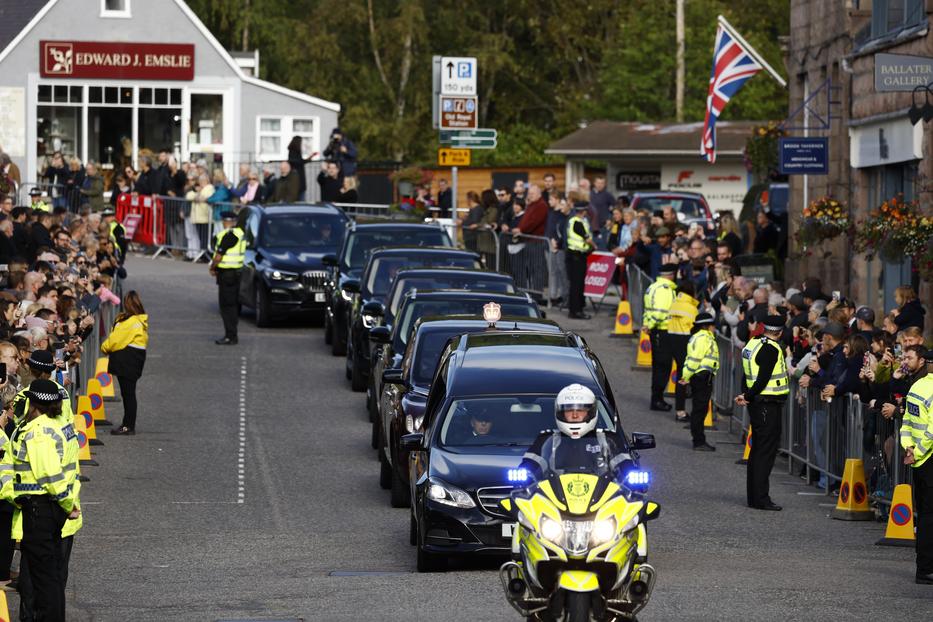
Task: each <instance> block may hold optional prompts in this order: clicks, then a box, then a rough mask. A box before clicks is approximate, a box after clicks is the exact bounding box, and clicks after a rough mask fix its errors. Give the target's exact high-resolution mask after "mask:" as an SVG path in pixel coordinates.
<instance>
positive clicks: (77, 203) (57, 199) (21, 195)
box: [15, 181, 88, 214]
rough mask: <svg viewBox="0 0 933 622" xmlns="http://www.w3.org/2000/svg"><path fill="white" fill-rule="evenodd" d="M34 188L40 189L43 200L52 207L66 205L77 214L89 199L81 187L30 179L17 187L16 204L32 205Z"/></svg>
mask: <svg viewBox="0 0 933 622" xmlns="http://www.w3.org/2000/svg"><path fill="white" fill-rule="evenodd" d="M34 189H38V190H40V191H41V192H42V193H43V195H42V200H43V201H44V202H45V203H46V204H47V205H48V206H49V207H51V208H52V209H54V208H56V207H59V206H64V207H65V208H66V209H67V210H68V211H69V212H71V213H73V214H76V213H77V212H78V209H79V208H80V207H81V206H82V205H83V204H85V203H88V199H87V198H85V196H84V195H82V194H81V192H80V190H81V189H80V187H76V186H72V185H64V184H51V183H47V182H44V181H28V182H23V183H21V184H20V185H19V186H18V187H17V189H16V197H15V200H16V205H22V206H26V207H28V206H29V205H32V197H31V196H30V194H29V193H30V192H32V191H33V190H34Z"/></svg>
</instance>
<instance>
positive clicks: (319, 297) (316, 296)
mask: <svg viewBox="0 0 933 622" xmlns="http://www.w3.org/2000/svg"><path fill="white" fill-rule="evenodd" d="M326 301H327V299H326V298H325V297H324V293H323V292H322V293H320V294H314V302H326Z"/></svg>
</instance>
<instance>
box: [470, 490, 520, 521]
mask: <svg viewBox="0 0 933 622" xmlns="http://www.w3.org/2000/svg"><path fill="white" fill-rule="evenodd" d="M512 490H513V488H512V487H511V486H496V487H494V488H480V489H479V490H477V491H476V498H477V499H479V504H480V505H481V506H482V507H483V509H484V510H486V511H487V512H489V513H490V514H492V515H493V516H502V517H505V518H508V514H506V513H505V510H503V509H502V506H500V505H499V502H500V501H502V500H503V499H507V498H508V497H509V495H510V494H511V493H512Z"/></svg>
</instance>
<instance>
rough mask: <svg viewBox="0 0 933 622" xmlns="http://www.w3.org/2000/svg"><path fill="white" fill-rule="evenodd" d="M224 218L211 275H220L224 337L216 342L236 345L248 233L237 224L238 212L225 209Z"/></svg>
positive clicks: (215, 241)
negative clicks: (241, 273)
mask: <svg viewBox="0 0 933 622" xmlns="http://www.w3.org/2000/svg"><path fill="white" fill-rule="evenodd" d="M220 217H221V218H222V219H223V223H224V228H223V230H222V231H218V232H217V235H216V236H214V258H213V260H212V261H211V268H210V270H211V275H212V276H215V277H217V289H218V293H219V300H220V317H221V318H223V321H224V336H223V339H218V340H217V341H215V342H214V343H216V344H217V345H219V346H232V345H235V344H236V343H237V321H238V320H239V315H240V312H239V292H240V272H242V270H243V258H244V256H245V255H246V235H245V234H244V232H243V230H242V229H241V228H239V227H237V226H236V220H237V215H236V213H234V212H223V213H221V215H220Z"/></svg>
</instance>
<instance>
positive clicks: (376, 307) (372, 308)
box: [363, 300, 385, 315]
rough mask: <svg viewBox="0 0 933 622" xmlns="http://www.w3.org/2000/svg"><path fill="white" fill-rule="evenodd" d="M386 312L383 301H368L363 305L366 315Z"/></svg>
mask: <svg viewBox="0 0 933 622" xmlns="http://www.w3.org/2000/svg"><path fill="white" fill-rule="evenodd" d="M384 312H385V309H384V308H383V306H382V303H381V302H376V301H375V300H374V301H372V302H367V303H366V304H365V305H363V313H364V314H366V315H382V314H383V313H384Z"/></svg>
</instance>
